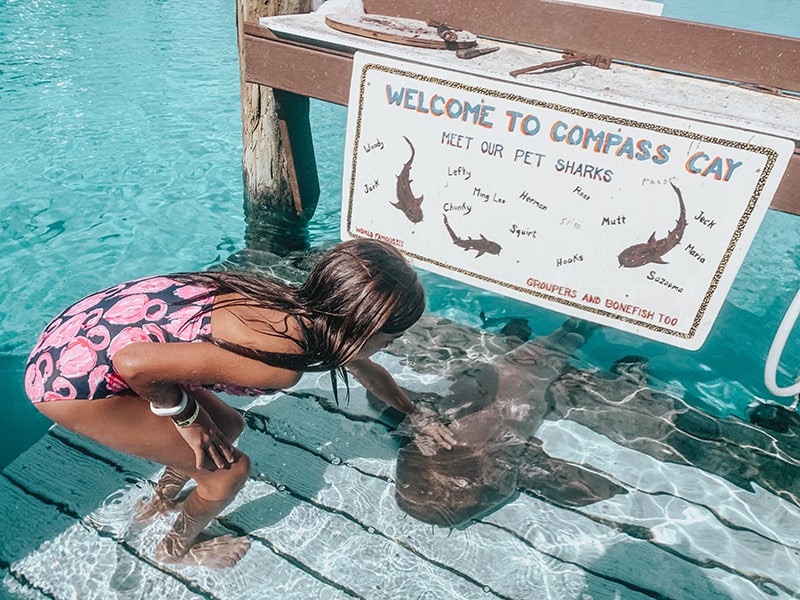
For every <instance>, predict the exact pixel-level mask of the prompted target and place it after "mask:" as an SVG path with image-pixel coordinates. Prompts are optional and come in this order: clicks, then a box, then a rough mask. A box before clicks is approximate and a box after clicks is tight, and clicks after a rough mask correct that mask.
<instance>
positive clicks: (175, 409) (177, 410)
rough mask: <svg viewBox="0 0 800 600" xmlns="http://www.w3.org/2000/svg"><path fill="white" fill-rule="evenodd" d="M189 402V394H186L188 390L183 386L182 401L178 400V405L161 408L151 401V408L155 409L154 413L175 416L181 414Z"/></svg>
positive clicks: (160, 415) (162, 415)
mask: <svg viewBox="0 0 800 600" xmlns="http://www.w3.org/2000/svg"><path fill="white" fill-rule="evenodd" d="M188 404H189V396H187V395H186V390H184V389H183V388H181V401H180V402H178V404H177V405H176V406H170V407H169V408H160V407H158V406H154V405H153V403H152V402H151V403H150V410H151V411H153V414H154V415H156V416H158V417H174V416H175V415H179V414H181V413H182V412H183V411H185V410H186V406H187V405H188Z"/></svg>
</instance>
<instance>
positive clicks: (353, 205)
mask: <svg viewBox="0 0 800 600" xmlns="http://www.w3.org/2000/svg"><path fill="white" fill-rule="evenodd" d="M346 147H347V149H348V152H349V156H348V158H347V160H346V161H345V162H346V168H345V175H344V204H343V210H342V237H343V238H347V237H359V236H360V237H371V238H378V239H382V240H386V241H388V242H390V243H392V244H394V245H395V246H397V247H398V248H400V249H401V250H403V252H405V253H406V255H407V256H409V257H410V258H411V259H412V260H413V261H414V263H415V264H416V265H417V266H419V267H422V268H425V269H429V270H432V271H435V272H438V273H440V274H443V275H446V276H449V277H452V278H455V279H458V280H461V281H464V282H467V283H470V284H473V285H477V286H480V287H484V288H486V289H490V290H493V291H496V292H498V293H501V294H505V295H508V296H512V297H515V298H519V299H522V300H526V301H529V302H531V303H533V304H538V305H541V306H545V307H547V308H550V309H553V310H556V311H559V312H562V313H566V314H569V315H573V316H577V317H581V318H585V319H588V320H592V321H595V322H598V323H601V324H604V325H610V326H613V327H617V328H620V329H624V330H627V331H631V332H633V333H637V334H639V335H642V336H645V337H648V338H652V339H656V340H660V341H664V342H667V343H670V344H673V345H677V346H681V347H684V348H689V349H697V348H699V347H700V346H701V345H702V343H703V341H704V340H705V338H706V336H707V334H708V331H709V330H710V328H711V326H712V324H713V322H714V319H715V318H716V315H717V313H718V312H719V308H720V306H721V304H722V302H723V300H724V298H725V295H726V294H727V291H728V289H729V288H730V285H731V283H732V281H733V278H734V276H735V274H736V271H737V270H738V268H739V266H740V265H741V262H742V260H743V258H744V255H745V253H746V252H747V248H748V247H749V245H750V242H751V241H752V239H753V237H754V235H755V233H756V230H757V229H758V226H759V223H760V222H761V219H762V218H763V216H764V213H765V212H766V210H767V208H768V206H769V203H770V201H771V198H772V196H773V194H774V192H775V189H776V187H777V185H778V182H779V181H780V179H781V176H782V174H783V172H784V170H785V169H786V166H787V164H788V160H789V157H790V156H791V154H792V152H793V150H794V144H793V143H792V142H791V141H789V140H784V139H779V138H774V137H769V136H766V135H760V134H757V133H753V132H747V131H740V130H737V129H733V128H729V127H722V126H719V125H716V124H709V123H701V122H698V121H692V120H689V119H683V118H677V117H672V116H667V115H663V114H656V113H648V112H645V111H643V110H638V109H633V108H627V107H623V106H617V105H611V104H605V103H601V102H597V101H593V100H589V99H585V98H580V97H573V96H568V95H566V94H562V93H556V92H549V91H546V90H540V89H533V88H530V87H526V86H523V85H518V84H514V83H508V82H503V81H493V80H487V79H479V78H477V77H473V76H470V75H466V74H460V73H454V72H450V71H446V70H442V69H436V68H431V67H427V66H424V65H416V64H409V63H400V62H397V61H392V60H389V59H384V58H379V57H375V56H369V55H363V54H357V55H356V60H355V63H354V70H353V81H352V86H351V97H350V114H349V119H348V131H347V146H346Z"/></svg>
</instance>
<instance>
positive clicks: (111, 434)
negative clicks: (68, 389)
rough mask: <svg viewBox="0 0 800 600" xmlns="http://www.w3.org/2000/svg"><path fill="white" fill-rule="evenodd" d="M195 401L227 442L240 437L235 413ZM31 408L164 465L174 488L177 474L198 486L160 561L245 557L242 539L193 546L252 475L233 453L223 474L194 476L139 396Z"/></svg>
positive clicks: (190, 459) (189, 456)
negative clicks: (174, 476)
mask: <svg viewBox="0 0 800 600" xmlns="http://www.w3.org/2000/svg"><path fill="white" fill-rule="evenodd" d="M193 396H194V397H195V398H196V399H197V400H198V402H200V403H201V404H202V405H203V408H204V409H205V410H206V411H207V412H208V413H209V415H210V416H211V417H212V418H213V419H214V421H215V422H216V423H217V425H218V426H219V427H220V428H221V429H222V431H223V432H224V433H225V435H226V437H227V438H228V439H229V440H233V439H235V438H237V437H238V436H239V434H240V433H241V432H242V429H243V427H244V424H243V421H242V417H241V415H240V414H239V413H238V412H236V411H235V410H234V409H232V408H231V407H229V406H228V405H227V404H225V403H224V402H222V401H221V400H220V399H219V398H217V397H216V396H215V395H214V394H212V393H210V392H194V393H193ZM35 406H36V408H38V409H39V411H40V412H41V413H42V414H44V415H45V416H46V417H48V418H50V419H51V420H53V421H55V422H56V423H58V424H59V425H62V426H63V427H66V428H67V429H70V430H72V431H74V432H76V433H79V434H81V435H84V436H86V437H88V438H90V439H92V440H94V441H96V442H98V443H100V444H103V445H104V446H108V447H109V448H113V449H115V450H119V451H120V452H124V453H126V454H133V455H135V456H140V457H142V458H145V459H148V460H152V461H154V462H158V463H161V464H163V465H166V466H167V467H169V469H168V470H169V471H170V473H171V474H170V479H171V481H172V485H174V486H177V485H178V482H179V479H177V478H176V479H174V480H172V477H173V475H174V474H176V473H179V474H183V476H185V477H188V478H191V479H194V480H195V481H196V482H197V486H196V487H195V489H194V490H193V491H192V493H191V494H189V496H188V497H187V498H186V500H185V501H184V502H182V503H181V504H180V505H179V509H180V514H179V515H178V518H177V519H176V521H175V525H174V526H173V528H172V530H171V531H170V532H169V533H168V534H167V535H166V536H165V538H164V539H163V540H162V541H161V542H160V543H159V545H158V547H157V549H156V555H157V557H158V558H159V559H160V560H164V561H168V562H188V563H190V564H197V565H204V566H209V567H222V566H231V565H233V564H235V563H236V562H237V561H238V560H239V559H240V558H241V557H242V556H243V555H244V553H245V552H246V551H247V549H248V548H249V546H250V541H249V540H248V539H247V538H246V537H240V538H233V537H230V536H222V538H216V540H217V541H216V542H215V540H208V541H204V542H201V543H199V544H198V543H196V542H197V537H198V536H199V535H200V533H201V532H202V531H203V529H205V527H206V525H208V523H209V522H211V520H212V519H213V518H214V517H216V516H217V515H218V514H219V512H220V511H221V510H222V509H223V508H224V507H225V506H227V505H228V503H230V502H231V501H232V500H233V498H234V497H235V496H236V493H237V492H238V491H239V490H240V489H241V488H242V486H243V485H244V484H245V483H246V482H247V478H248V476H249V474H250V459H249V458H248V457H247V455H245V454H242V453H241V452H239V451H238V450H235V449H234V456H235V461H234V462H233V463H232V464H230V465H229V466H228V467H227V468H225V469H216V468H215V469H214V470H198V469H197V468H196V467H195V458H194V453H193V452H192V450H191V448H190V447H189V446H188V445H187V444H186V442H185V441H184V440H183V438H182V437H181V436H180V435H179V434H178V431H177V429H176V427H175V424H174V423H173V422H172V419H170V418H169V417H157V416H156V415H154V414H153V413H152V412H150V407H149V406H148V404H147V402H146V401H145V400H143V399H141V398H139V397H137V396H114V397H111V398H103V399H99V400H58V401H55V402H40V403H37V404H36V405H35ZM165 475H166V472H165ZM181 487H182V486H181ZM176 493H177V492H176Z"/></svg>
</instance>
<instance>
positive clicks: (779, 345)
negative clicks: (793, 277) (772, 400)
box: [764, 290, 800, 396]
mask: <svg viewBox="0 0 800 600" xmlns="http://www.w3.org/2000/svg"><path fill="white" fill-rule="evenodd" d="M798 315H800V290H797V294H796V295H795V297H794V300H792V303H791V304H790V305H789V308H788V309H787V310H786V314H785V315H783V321H781V324H780V325H779V326H778V331H777V332H776V333H775V337H774V338H773V340H772V346H770V348H769V354H767V362H766V363H765V365H764V385H766V386H767V389H768V390H769V391H770V392H771V393H772V394H775V395H776V396H794V395H795V394H799V393H800V380H797V381H796V382H795V383H794V384H793V385H790V386H788V387H780V386H778V383H777V380H776V378H777V376H778V364H779V363H780V360H781V355H782V354H783V349H784V347H785V346H786V340H788V339H789V333H790V332H791V331H792V328H793V327H794V324H795V322H796V321H797V317H798Z"/></svg>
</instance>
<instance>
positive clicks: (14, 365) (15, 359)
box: [0, 354, 50, 469]
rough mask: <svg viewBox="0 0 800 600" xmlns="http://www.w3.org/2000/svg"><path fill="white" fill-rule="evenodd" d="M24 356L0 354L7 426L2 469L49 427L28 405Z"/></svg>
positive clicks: (0, 454) (0, 446) (0, 458)
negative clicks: (24, 378) (24, 381)
mask: <svg viewBox="0 0 800 600" xmlns="http://www.w3.org/2000/svg"><path fill="white" fill-rule="evenodd" d="M26 359H27V357H26V356H21V355H18V354H0V381H2V382H4V383H5V385H4V390H3V391H4V392H5V398H4V406H5V420H6V424H11V426H8V427H4V432H3V443H2V444H0V469H4V468H5V467H6V466H7V465H8V464H9V463H10V462H11V461H13V460H14V459H15V458H17V456H19V455H20V454H21V453H22V452H23V451H24V449H25V448H28V447H30V446H31V445H33V444H34V443H35V442H36V440H38V439H39V438H40V437H42V436H43V435H44V434H45V433H46V432H47V429H48V428H49V427H50V421H49V420H48V419H46V418H45V417H43V416H42V415H41V414H40V413H39V411H38V410H36V409H35V408H33V406H31V403H30V400H28V396H27V395H26V394H25V389H24V383H23V375H24V372H25V361H26Z"/></svg>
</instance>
